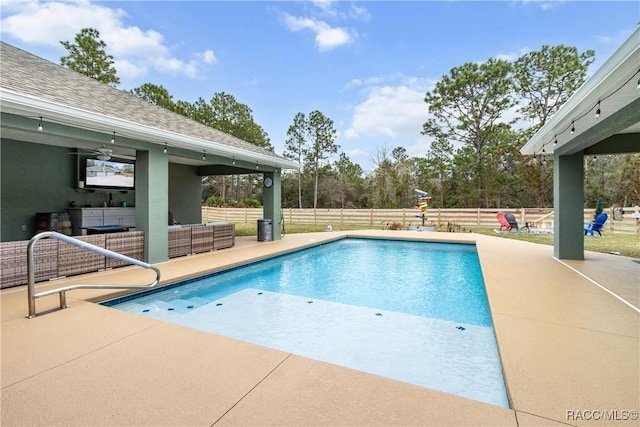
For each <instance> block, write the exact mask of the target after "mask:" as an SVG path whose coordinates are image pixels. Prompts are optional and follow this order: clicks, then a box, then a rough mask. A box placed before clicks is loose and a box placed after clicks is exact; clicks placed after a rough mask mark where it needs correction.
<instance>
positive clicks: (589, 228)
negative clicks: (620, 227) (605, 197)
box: [584, 212, 609, 236]
mask: <svg viewBox="0 0 640 427" xmlns="http://www.w3.org/2000/svg"><path fill="white" fill-rule="evenodd" d="M607 218H609V216H608V215H607V214H606V213H604V212H602V213H601V214H600V215H598V216H597V217H596V220H595V221H594V222H590V223H589V224H587V225H586V226H585V227H584V235H585V236H586V235H587V234H591V235H592V236H593V232H594V231H595V232H596V233H598V234H599V235H600V236H602V233H601V232H600V229H601V228H602V226H603V225H604V223H605V222H607Z"/></svg>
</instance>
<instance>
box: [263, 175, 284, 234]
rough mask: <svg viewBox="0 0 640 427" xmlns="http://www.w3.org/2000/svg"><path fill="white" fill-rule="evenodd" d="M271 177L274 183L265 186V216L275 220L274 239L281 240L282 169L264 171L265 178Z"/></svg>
mask: <svg viewBox="0 0 640 427" xmlns="http://www.w3.org/2000/svg"><path fill="white" fill-rule="evenodd" d="M266 178H271V179H272V180H273V185H272V186H271V187H269V188H267V187H264V201H263V216H264V218H265V219H267V218H270V219H272V220H273V240H280V221H281V219H282V218H281V210H282V188H281V183H282V179H281V176H280V171H278V172H264V174H263V179H266Z"/></svg>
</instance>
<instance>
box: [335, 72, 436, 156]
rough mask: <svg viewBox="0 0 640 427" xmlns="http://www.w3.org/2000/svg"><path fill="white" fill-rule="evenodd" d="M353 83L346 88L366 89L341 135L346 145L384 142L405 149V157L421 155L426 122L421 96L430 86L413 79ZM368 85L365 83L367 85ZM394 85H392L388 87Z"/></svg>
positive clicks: (369, 79)
mask: <svg viewBox="0 0 640 427" xmlns="http://www.w3.org/2000/svg"><path fill="white" fill-rule="evenodd" d="M383 80H385V78H384V77H383V76H375V77H371V78H367V79H354V80H352V81H351V82H349V83H348V84H347V86H350V87H355V86H358V85H362V86H366V87H365V88H364V93H365V95H366V99H365V100H364V101H363V102H361V103H360V104H358V105H356V106H355V107H353V109H352V111H353V115H352V118H351V121H350V124H349V126H348V127H347V129H346V130H344V131H343V132H342V136H343V137H344V138H345V141H346V142H347V143H349V142H355V141H362V140H368V141H373V143H369V144H368V145H369V146H373V145H374V144H376V143H377V144H379V143H380V142H384V143H385V144H390V145H393V146H394V147H395V146H402V147H405V148H406V149H407V152H408V153H409V155H411V156H414V155H423V154H424V152H425V151H426V149H427V140H426V137H425V136H423V135H421V133H420V132H421V131H422V125H423V123H424V122H425V121H426V120H427V106H426V104H425V102H424V95H425V93H426V91H427V90H428V88H429V86H430V85H431V84H432V83H431V82H429V81H426V80H424V79H420V78H416V77H406V76H401V75H398V74H396V75H392V76H389V77H387V78H386V80H385V81H386V83H387V84H384V85H381V84H379V83H380V82H382V81H383ZM367 82H368V83H367ZM390 83H394V84H390Z"/></svg>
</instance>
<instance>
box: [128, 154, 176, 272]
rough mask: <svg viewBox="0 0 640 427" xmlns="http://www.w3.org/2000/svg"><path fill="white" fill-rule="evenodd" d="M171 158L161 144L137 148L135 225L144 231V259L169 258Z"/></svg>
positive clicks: (154, 260) (165, 259)
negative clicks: (148, 149)
mask: <svg viewBox="0 0 640 427" xmlns="http://www.w3.org/2000/svg"><path fill="white" fill-rule="evenodd" d="M168 218H169V160H168V157H167V155H166V154H164V153H163V152H162V147H158V148H157V149H156V148H154V147H152V148H151V149H150V151H136V228H137V229H139V230H142V231H144V260H145V261H146V262H148V263H151V264H153V263H158V262H163V261H167V260H168V259H169V249H168V247H169V228H168V221H169V219H168Z"/></svg>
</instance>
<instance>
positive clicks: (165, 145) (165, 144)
mask: <svg viewBox="0 0 640 427" xmlns="http://www.w3.org/2000/svg"><path fill="white" fill-rule="evenodd" d="M162 152H163V153H164V154H167V143H166V142H165V143H164V149H163V150H162Z"/></svg>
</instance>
